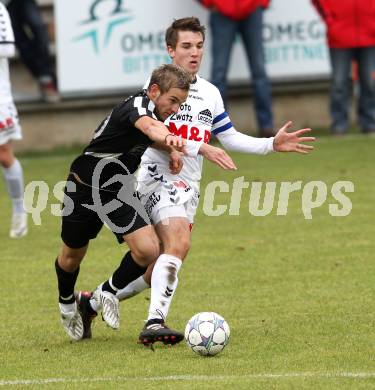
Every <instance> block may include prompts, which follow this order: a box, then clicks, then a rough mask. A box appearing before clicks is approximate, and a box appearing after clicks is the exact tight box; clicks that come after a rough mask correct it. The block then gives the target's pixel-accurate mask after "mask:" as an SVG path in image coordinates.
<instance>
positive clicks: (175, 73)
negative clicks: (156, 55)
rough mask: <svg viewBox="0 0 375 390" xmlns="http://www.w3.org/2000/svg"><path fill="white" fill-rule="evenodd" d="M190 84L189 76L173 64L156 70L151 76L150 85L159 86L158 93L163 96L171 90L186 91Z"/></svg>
mask: <svg viewBox="0 0 375 390" xmlns="http://www.w3.org/2000/svg"><path fill="white" fill-rule="evenodd" d="M190 83H191V74H190V73H188V72H187V71H186V70H184V69H182V68H181V67H180V66H177V65H173V64H165V65H161V66H159V67H158V68H156V69H155V70H154V71H153V72H152V75H151V79H150V84H149V87H148V89H149V90H150V88H151V85H153V84H156V85H158V86H159V89H160V92H161V93H162V94H163V93H165V92H168V91H169V90H170V89H171V88H178V89H183V90H184V91H188V90H189V88H190Z"/></svg>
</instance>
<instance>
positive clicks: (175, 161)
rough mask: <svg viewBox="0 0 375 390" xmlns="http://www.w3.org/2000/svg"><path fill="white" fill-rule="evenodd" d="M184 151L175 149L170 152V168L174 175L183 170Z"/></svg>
mask: <svg viewBox="0 0 375 390" xmlns="http://www.w3.org/2000/svg"><path fill="white" fill-rule="evenodd" d="M182 156H183V153H181V152H178V151H177V150H173V151H172V152H171V153H169V169H170V171H171V173H172V175H177V174H179V173H180V172H181V169H182V167H183V165H184V163H183V161H182Z"/></svg>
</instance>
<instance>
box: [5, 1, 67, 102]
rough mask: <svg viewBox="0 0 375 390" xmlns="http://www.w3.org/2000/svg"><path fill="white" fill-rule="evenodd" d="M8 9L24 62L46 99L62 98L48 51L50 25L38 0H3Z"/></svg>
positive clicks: (47, 100)
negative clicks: (48, 27)
mask: <svg viewBox="0 0 375 390" xmlns="http://www.w3.org/2000/svg"><path fill="white" fill-rule="evenodd" d="M0 1H1V2H2V3H4V4H5V6H6V7H7V9H8V12H9V16H10V19H11V21H12V26H13V31H14V37H15V40H16V47H17V49H18V51H19V54H20V57H21V60H22V62H23V63H24V64H25V65H26V67H27V68H28V70H29V71H30V72H31V74H32V75H33V77H34V78H35V79H36V81H37V82H38V85H39V89H40V92H41V95H42V98H43V100H44V101H46V102H49V103H54V102H57V101H58V100H59V94H58V91H57V87H56V75H55V71H54V66H53V64H52V60H51V58H50V54H49V39H48V32H47V28H46V26H45V24H44V21H43V19H42V16H41V14H40V11H39V8H38V5H37V4H36V2H35V0H0Z"/></svg>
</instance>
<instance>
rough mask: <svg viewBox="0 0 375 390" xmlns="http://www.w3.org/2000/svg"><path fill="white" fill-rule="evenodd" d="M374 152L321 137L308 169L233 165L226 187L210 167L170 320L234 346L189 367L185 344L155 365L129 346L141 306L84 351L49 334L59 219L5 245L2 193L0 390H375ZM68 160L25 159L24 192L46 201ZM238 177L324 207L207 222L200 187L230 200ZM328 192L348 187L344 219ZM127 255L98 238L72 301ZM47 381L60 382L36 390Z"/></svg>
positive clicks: (157, 355) (303, 165)
mask: <svg viewBox="0 0 375 390" xmlns="http://www.w3.org/2000/svg"><path fill="white" fill-rule="evenodd" d="M374 148H375V139H374V138H370V137H365V136H363V137H361V136H357V137H356V136H349V137H347V138H343V139H332V138H328V137H327V138H324V137H323V138H322V139H321V140H320V141H318V142H317V144H316V151H315V153H314V154H312V155H309V156H299V155H276V154H275V155H270V156H267V157H259V156H245V155H239V154H234V159H235V161H236V162H237V164H238V167H239V169H238V171H236V172H233V173H228V172H221V171H220V170H219V169H218V168H217V167H215V166H213V165H212V164H210V163H206V165H205V175H204V180H203V182H202V198H201V201H202V202H201V205H200V210H199V213H198V215H197V218H196V221H195V222H196V223H195V226H194V231H193V239H192V241H193V245H192V249H191V252H190V254H189V257H188V260H187V261H186V263H185V264H184V266H183V268H182V270H181V272H180V283H179V288H178V290H177V292H176V295H175V299H174V302H173V305H172V307H171V311H170V315H169V318H168V320H169V323H170V324H171V325H173V326H174V327H176V328H179V329H183V328H184V326H185V323H186V322H187V320H188V319H189V318H190V317H191V316H192V315H193V314H195V313H196V312H199V311H216V312H218V313H220V314H221V315H223V316H224V317H225V318H226V320H227V321H228V323H229V325H230V327H231V332H232V334H231V339H230V343H229V345H228V347H227V348H226V349H225V350H224V352H223V353H222V354H219V355H218V356H216V357H213V358H204V357H200V356H198V355H195V354H193V353H192V352H191V351H190V350H189V349H188V348H187V347H186V345H185V344H184V343H181V344H180V345H177V346H174V347H172V348H168V347H164V346H156V348H155V352H152V351H150V350H148V349H145V348H143V347H142V346H140V345H138V344H137V343H136V340H137V336H138V333H139V331H140V329H141V327H142V326H143V322H142V320H143V319H145V318H146V314H147V309H148V296H149V294H148V293H144V294H142V295H139V296H137V297H135V298H133V299H131V300H129V301H126V302H124V303H123V304H122V305H121V316H122V317H121V328H120V330H119V331H118V332H114V331H112V330H110V329H108V328H106V327H105V325H104V323H103V322H102V321H100V320H97V321H96V323H95V325H94V330H93V331H94V338H93V339H92V340H89V341H84V342H79V343H72V342H69V340H68V338H67V336H65V333H64V331H63V329H62V327H61V325H60V323H59V313H58V308H57V288H56V277H55V273H54V259H55V257H56V255H57V253H58V251H59V248H60V237H59V234H60V219H59V218H58V217H54V216H52V215H51V213H50V211H48V210H46V211H45V212H43V213H42V215H41V220H42V224H41V225H40V226H35V225H32V224H30V232H29V235H28V236H27V237H25V238H24V239H21V240H10V239H8V228H9V226H8V221H9V220H10V203H9V200H8V198H7V197H6V194H5V188H4V185H3V183H1V184H0V202H1V203H0V204H1V208H0V219H1V221H2V224H1V226H0V237H1V243H2V250H1V256H0V265H1V301H0V302H1V303H0V309H1V315H2V320H1V322H0V335H1V352H0V385H6V384H5V382H4V381H20V380H30V381H34V382H30V384H29V385H27V388H35V389H39V388H44V387H46V388H47V387H53V388H61V389H66V388H69V389H75V388H77V389H78V388H85V389H86V388H90V389H94V388H95V389H102V388H106V389H117V388H131V389H133V388H134V389H154V388H155V387H156V386H158V388H161V389H192V388H193V389H195V388H204V389H321V388H326V389H332V388H336V389H353V388H356V389H369V388H375V360H374V357H375V332H374V329H375V319H374V318H375V317H374V309H375V307H374V302H375V300H374V286H375V284H374V275H375V262H374V252H375V245H374V242H375V241H374V237H375V224H374V215H375V214H374V210H373V208H374V200H375V195H374V194H375V181H374V166H375V164H374V162H375V159H374ZM73 157H74V154H72V153H71V152H69V151H65V152H64V153H57V155H55V156H54V155H51V154H48V155H43V154H36V155H26V156H23V157H22V158H21V160H22V163H23V166H24V170H25V176H26V182H30V181H32V180H44V181H46V182H47V183H48V185H49V186H50V188H52V187H53V185H54V184H55V183H56V182H57V181H60V180H64V179H65V176H66V173H67V170H68V167H69V164H70V162H71V160H72V158H73ZM240 176H244V178H245V180H246V181H248V182H252V181H262V182H263V183H265V182H271V181H275V182H277V183H278V185H277V189H278V188H279V186H280V182H282V181H291V182H294V181H299V180H300V181H302V184H303V185H305V184H306V183H307V182H310V181H323V182H324V183H326V185H327V188H328V198H327V201H326V202H325V203H324V204H323V205H322V206H321V207H319V208H316V209H314V210H312V216H313V218H312V219H310V220H307V219H305V218H304V215H303V213H302V210H301V196H302V191H297V192H295V193H293V194H291V196H290V201H289V208H288V213H287V215H286V216H277V215H276V205H277V198H276V201H275V207H274V209H273V210H272V212H271V213H270V214H269V215H268V216H266V217H255V216H253V215H251V214H250V213H249V211H248V201H249V196H250V189H249V188H248V189H244V190H243V194H242V201H241V208H240V215H239V216H229V215H228V213H227V212H226V213H225V214H224V215H222V216H220V217H208V216H206V215H204V213H203V212H202V204H203V198H204V189H205V188H206V185H207V184H208V183H209V182H211V181H212V180H219V181H225V182H227V183H228V184H229V185H230V186H231V185H232V183H233V180H234V179H235V178H237V177H240ZM338 180H346V181H352V182H353V183H354V186H355V191H354V193H348V194H347V196H349V198H350V199H351V202H352V204H353V209H352V212H351V213H350V215H349V216H347V217H332V216H330V214H329V212H328V204H329V203H337V201H335V199H334V198H333V197H332V195H331V194H330V188H331V187H332V185H333V183H335V182H336V181H338ZM230 196H231V195H230V193H219V192H217V193H216V197H215V205H217V204H224V205H225V204H226V205H229V203H230ZM53 203H58V201H57V200H56V199H55V198H54V196H53V194H52V193H50V197H49V201H48V206H50V205H51V204H53ZM124 250H125V248H123V247H121V246H119V245H117V243H116V241H115V239H114V237H113V236H112V234H111V233H110V232H109V231H108V230H107V229H103V231H102V232H101V234H100V236H99V237H98V239H97V240H95V241H94V242H92V244H91V245H90V250H89V253H88V255H87V258H86V259H85V261H84V262H83V264H82V267H81V273H80V277H79V279H78V284H77V288H79V289H92V288H93V287H95V286H96V285H97V284H98V282H100V281H102V280H103V279H105V278H106V277H108V276H109V275H110V273H111V272H112V271H113V269H114V267H116V265H117V264H118V262H119V260H120V259H121V257H122V254H123V252H124ZM350 373H352V374H359V373H368V374H371V375H370V376H365V377H348V375H349V374H350ZM277 375H280V376H277ZM48 378H60V379H61V382H51V383H45V382H38V380H43V379H48ZM87 378H92V381H91V382H90V381H89V380H88V379H87ZM72 380H73V381H72ZM86 380H87V381H86ZM68 381H71V382H68ZM7 386H8V387H10V384H8V385H6V386H5V387H7ZM23 386H25V387H26V384H24V385H22V384H18V385H14V386H13V387H17V388H21V387H23Z"/></svg>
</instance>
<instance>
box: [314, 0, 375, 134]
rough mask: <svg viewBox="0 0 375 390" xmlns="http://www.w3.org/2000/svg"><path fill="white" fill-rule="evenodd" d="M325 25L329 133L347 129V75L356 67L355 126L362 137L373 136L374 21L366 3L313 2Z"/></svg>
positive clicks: (370, 5)
mask: <svg viewBox="0 0 375 390" xmlns="http://www.w3.org/2000/svg"><path fill="white" fill-rule="evenodd" d="M312 2H313V4H314V6H315V7H316V9H317V10H318V12H319V14H320V15H321V16H322V18H323V19H324V21H325V23H326V25H327V40H328V46H329V51H330V58H331V68H332V85H331V118H332V124H331V131H332V134H338V135H340V134H345V133H346V132H347V130H348V127H349V119H348V106H349V100H350V74H351V64H352V61H353V60H356V62H357V63H358V78H359V100H358V122H359V126H360V128H361V130H362V132H363V133H375V83H374V79H373V77H372V72H373V69H374V66H375V17H374V12H373V7H374V5H373V2H371V1H369V0H340V1H337V0H312Z"/></svg>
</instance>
